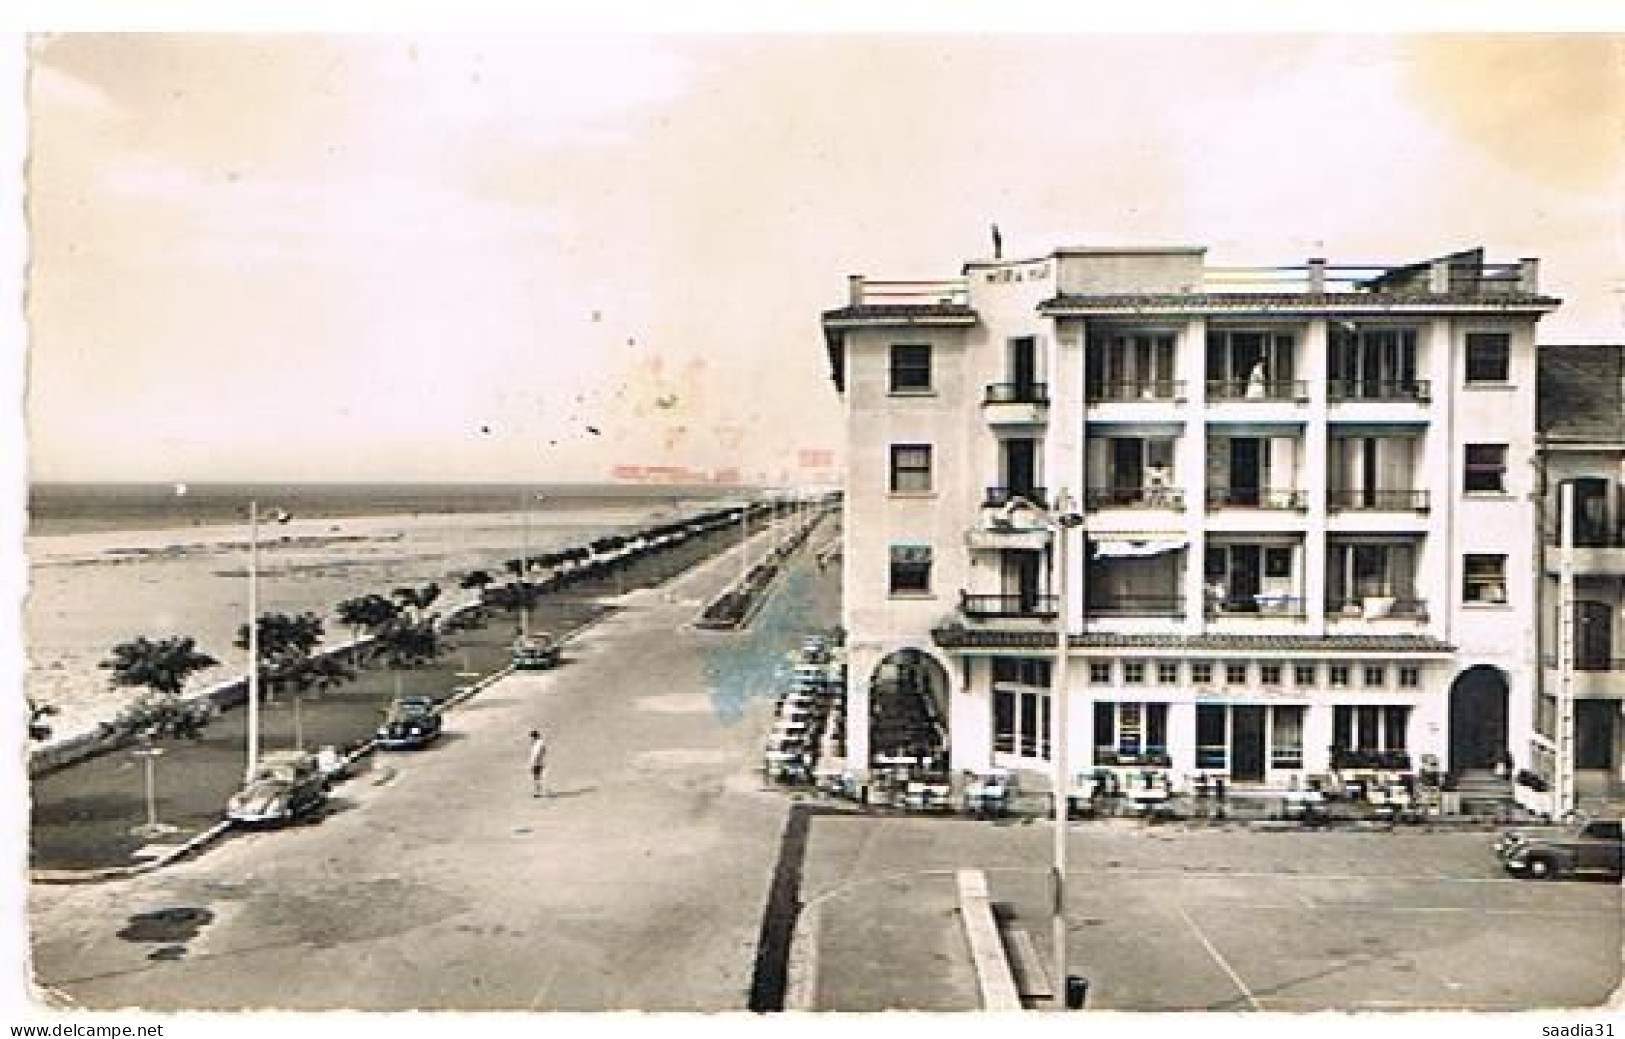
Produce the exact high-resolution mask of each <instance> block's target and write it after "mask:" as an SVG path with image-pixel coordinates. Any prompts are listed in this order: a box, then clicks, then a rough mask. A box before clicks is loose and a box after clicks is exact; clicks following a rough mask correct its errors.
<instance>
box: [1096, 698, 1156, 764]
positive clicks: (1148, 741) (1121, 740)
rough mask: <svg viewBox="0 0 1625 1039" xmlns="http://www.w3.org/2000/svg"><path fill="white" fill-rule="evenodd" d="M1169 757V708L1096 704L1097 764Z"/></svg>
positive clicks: (1137, 704) (1106, 703)
mask: <svg viewBox="0 0 1625 1039" xmlns="http://www.w3.org/2000/svg"><path fill="white" fill-rule="evenodd" d="M1167 753H1168V705H1167V704H1165V703H1111V702H1109V701H1104V700H1102V701H1097V702H1096V703H1095V762H1096V763H1097V764H1102V765H1104V764H1115V763H1123V764H1132V763H1137V762H1143V761H1144V760H1145V759H1146V758H1148V757H1155V758H1161V757H1163V756H1164V755H1166V754H1167Z"/></svg>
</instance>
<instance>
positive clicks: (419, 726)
mask: <svg viewBox="0 0 1625 1039" xmlns="http://www.w3.org/2000/svg"><path fill="white" fill-rule="evenodd" d="M440 727H441V721H440V712H438V711H436V710H435V702H434V700H433V699H432V698H431V697H427V696H403V697H401V698H400V699H399V700H396V701H395V702H394V703H393V704H391V705H390V708H389V715H388V717H386V718H385V719H384V724H382V725H380V726H378V731H377V732H376V733H374V734H373V742H374V743H375V744H376V745H377V746H379V747H383V748H384V749H385V750H416V749H418V748H419V747H427V746H428V745H429V744H431V743H433V742H434V741H435V739H436V738H437V737H439V735H440Z"/></svg>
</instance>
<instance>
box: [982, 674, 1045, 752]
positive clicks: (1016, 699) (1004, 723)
mask: <svg viewBox="0 0 1625 1039" xmlns="http://www.w3.org/2000/svg"><path fill="white" fill-rule="evenodd" d="M993 749H994V750H995V751H998V752H1000V753H1003V754H1019V755H1020V756H1022V757H1024V758H1048V757H1049V694H1048V693H1046V692H1044V691H1043V690H1041V689H1033V688H1021V687H1009V686H1000V685H994V687H993Z"/></svg>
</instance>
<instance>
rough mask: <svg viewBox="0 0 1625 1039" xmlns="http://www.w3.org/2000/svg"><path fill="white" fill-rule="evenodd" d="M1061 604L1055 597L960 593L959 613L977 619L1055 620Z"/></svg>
mask: <svg viewBox="0 0 1625 1039" xmlns="http://www.w3.org/2000/svg"><path fill="white" fill-rule="evenodd" d="M1059 608H1060V607H1059V603H1058V600H1057V599H1056V597H1055V596H1053V595H972V594H971V593H970V592H963V591H962V592H960V593H959V612H961V613H963V614H964V615H965V616H967V617H974V618H977V619H982V618H990V617H1015V618H1026V619H1033V620H1053V619H1054V618H1055V614H1056V611H1057V610H1058V609H1059Z"/></svg>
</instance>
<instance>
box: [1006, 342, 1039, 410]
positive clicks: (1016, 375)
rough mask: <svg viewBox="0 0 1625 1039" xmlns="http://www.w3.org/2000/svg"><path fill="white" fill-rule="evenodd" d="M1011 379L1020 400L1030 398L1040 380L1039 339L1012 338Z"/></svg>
mask: <svg viewBox="0 0 1625 1039" xmlns="http://www.w3.org/2000/svg"><path fill="white" fill-rule="evenodd" d="M1010 381H1011V382H1012V383H1013V384H1015V387H1016V392H1017V393H1018V394H1019V396H1018V398H1017V399H1018V400H1028V399H1030V395H1031V393H1032V390H1033V386H1034V384H1035V383H1036V382H1037V381H1038V341H1037V340H1036V339H1033V338H1031V337H1027V338H1022V339H1012V340H1010Z"/></svg>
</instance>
